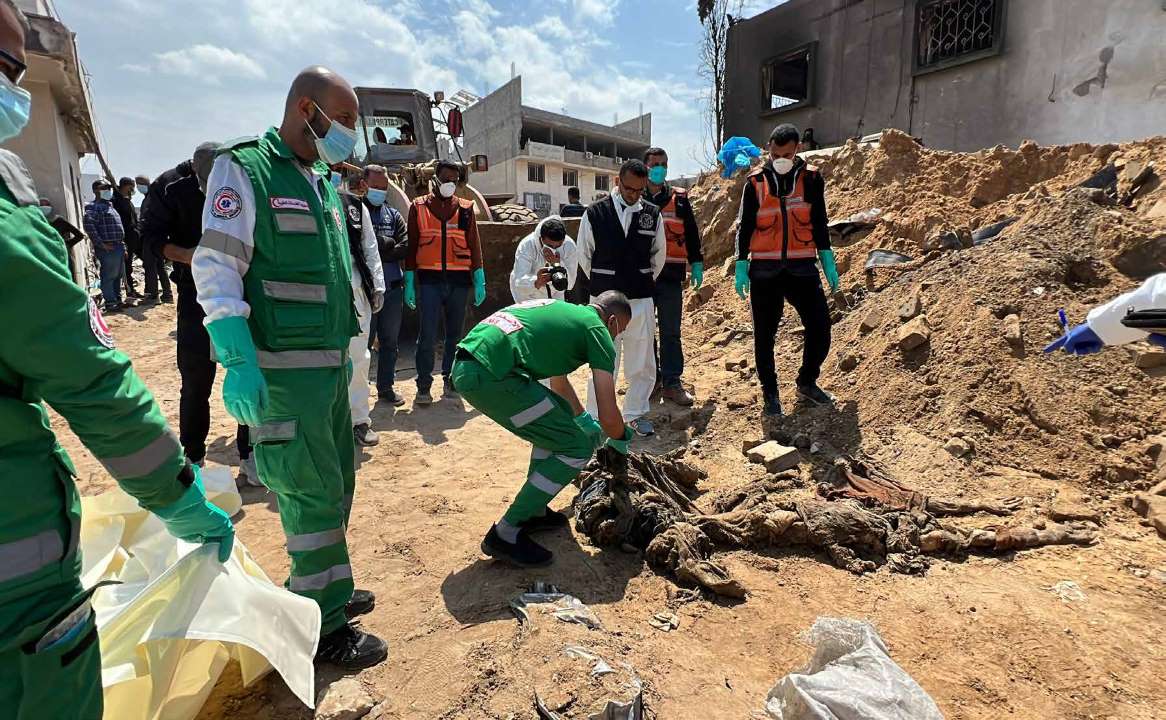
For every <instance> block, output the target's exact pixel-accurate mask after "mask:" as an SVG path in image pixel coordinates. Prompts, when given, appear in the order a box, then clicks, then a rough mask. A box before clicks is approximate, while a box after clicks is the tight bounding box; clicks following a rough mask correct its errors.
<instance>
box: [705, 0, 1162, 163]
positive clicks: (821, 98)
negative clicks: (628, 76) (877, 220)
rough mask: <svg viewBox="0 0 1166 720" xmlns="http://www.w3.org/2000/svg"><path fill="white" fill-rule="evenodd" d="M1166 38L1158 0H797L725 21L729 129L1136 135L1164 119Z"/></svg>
mask: <svg viewBox="0 0 1166 720" xmlns="http://www.w3.org/2000/svg"><path fill="white" fill-rule="evenodd" d="M1164 37H1166V2H1163V0H1104V1H1103V2H1099V1H1097V0H789V2H785V3H783V4H781V5H778V6H777V7H774V8H773V9H771V10H768V11H766V12H764V13H761V14H760V15H757V16H755V17H752V18H749V19H747V20H741V21H737V22H736V23H735V24H734V25H733V26H732V27H731V28H730V30H729V35H728V50H727V72H726V78H727V80H726V88H725V128H726V135H727V136H732V135H742V136H745V137H749V138H752V139H753V140H754V141H763V140H764V139H766V138H767V137H768V135H769V133H770V131H771V130H772V128H773V127H774V126H775V125H777V124H779V123H783V122H791V123H794V124H795V125H797V126H798V127H800V128H802V129H803V130H804V129H807V128H812V129H813V137H814V139H815V140H816V141H817V142H818V143H820V144H822V145H833V144H838V143H841V142H844V141H845V140H846V139H848V138H852V137H861V136H864V135H867V134H870V133H875V132H878V131H880V130H882V129H883V128H897V129H900V130H903V131H905V132H908V133H910V134H911V135H914V136H916V137H919V138H921V139H922V140H923V142H924V143H925V144H926V145H928V146H929V147H935V148H941V149H948V150H961V151H966V150H975V149H979V148H983V147H990V146H993V145H996V144H1005V145H1012V146H1015V145H1017V144H1019V143H1020V142H1022V141H1024V140H1026V139H1031V140H1035V141H1037V142H1038V143H1041V144H1057V143H1073V142H1092V143H1103V142H1116V141H1122V140H1133V139H1139V138H1143V137H1147V136H1150V135H1154V134H1158V133H1161V132H1162V130H1163V127H1164V125H1163V117H1166V43H1163V41H1162V39H1163V38H1164Z"/></svg>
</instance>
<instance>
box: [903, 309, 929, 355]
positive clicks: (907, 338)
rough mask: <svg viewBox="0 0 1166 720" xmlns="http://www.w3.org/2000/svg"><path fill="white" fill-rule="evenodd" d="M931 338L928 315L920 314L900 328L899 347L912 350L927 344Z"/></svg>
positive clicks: (908, 350)
mask: <svg viewBox="0 0 1166 720" xmlns="http://www.w3.org/2000/svg"><path fill="white" fill-rule="evenodd" d="M930 340H931V325H929V324H928V322H927V316H926V315H920V316H918V317H916V318H915V319H914V320H912V321H911V322H909V323H907V324H906V325H904V326H903V327H901V328H899V348H900V349H901V350H903V352H911V351H912V350H915V349H917V348H920V347H922V346H924V345H926V344H927V343H928V342H929V341H930Z"/></svg>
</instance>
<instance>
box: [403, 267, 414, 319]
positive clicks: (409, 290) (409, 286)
mask: <svg viewBox="0 0 1166 720" xmlns="http://www.w3.org/2000/svg"><path fill="white" fill-rule="evenodd" d="M415 282H416V280H415V276H414V274H413V271H412V270H406V271H405V304H406V305H408V306H409V309H410V310H416V309H417V287H416V285H414V283H415Z"/></svg>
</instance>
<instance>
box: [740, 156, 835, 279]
mask: <svg viewBox="0 0 1166 720" xmlns="http://www.w3.org/2000/svg"><path fill="white" fill-rule="evenodd" d="M816 169H817V168H815V167H813V166H811V165H807V166H806V167H804V168H802V169H800V170H798V171H797V175H796V176H795V177H794V187H793V190H792V191H790V194H789V195H786V196H784V197H776V196H774V195H770V194H769V187H768V183H767V182H766V180H765V174H764V172H763V171H762V169H761V168H758V169H757V170H754V171H753V172H752V173H750V174H749V181H750V182H751V183H753V189H754V190H756V191H757V225H756V228H755V229H754V230H753V237H752V238H750V239H749V257H750V259H752V260H804V259H813V258H816V257H817V256H818V248H817V246H815V245H814V227H813V224H812V223H811V222H810V204H809V203H808V202H806V183H805V179H806V171H811V172H812V171H814V170H816ZM787 219H788V221H789V228H788V231H787V227H786V220H787Z"/></svg>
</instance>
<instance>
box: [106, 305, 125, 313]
mask: <svg viewBox="0 0 1166 720" xmlns="http://www.w3.org/2000/svg"><path fill="white" fill-rule="evenodd" d="M125 309H126V306H125V305H124V304H123V303H107V304H106V305H105V307H103V308H101V312H103V313H106V314H109V313H119V312H121V311H122V310H125Z"/></svg>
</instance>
